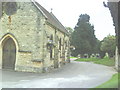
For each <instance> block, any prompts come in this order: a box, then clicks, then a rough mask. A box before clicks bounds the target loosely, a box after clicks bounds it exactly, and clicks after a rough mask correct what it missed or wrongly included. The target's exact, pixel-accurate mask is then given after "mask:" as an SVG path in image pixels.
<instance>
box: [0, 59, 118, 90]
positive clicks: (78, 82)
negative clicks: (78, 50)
mask: <svg viewBox="0 0 120 90" xmlns="http://www.w3.org/2000/svg"><path fill="white" fill-rule="evenodd" d="M1 72H2V87H3V88H93V87H96V86H98V85H100V84H102V83H104V82H106V81H107V80H109V79H110V78H111V77H112V75H113V74H115V73H116V71H115V70H114V69H113V68H112V67H107V66H103V65H98V64H93V63H91V62H75V61H71V63H69V64H66V65H65V66H63V67H62V68H59V69H56V70H54V71H52V72H50V73H41V74H40V73H25V72H14V71H7V70H6V71H5V70H4V71H1ZM6 90H7V89H6ZM25 90H26V89H25ZM29 90H30V89H29Z"/></svg>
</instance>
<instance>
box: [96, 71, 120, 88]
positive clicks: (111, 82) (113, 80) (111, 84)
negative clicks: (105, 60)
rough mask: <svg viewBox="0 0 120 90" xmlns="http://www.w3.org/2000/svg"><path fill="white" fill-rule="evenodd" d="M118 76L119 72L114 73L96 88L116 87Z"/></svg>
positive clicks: (118, 81) (118, 82)
mask: <svg viewBox="0 0 120 90" xmlns="http://www.w3.org/2000/svg"><path fill="white" fill-rule="evenodd" d="M118 77H120V73H117V74H114V75H113V76H112V78H111V79H110V80H109V81H107V82H105V83H103V84H101V85H100V86H97V87H96V88H118V86H119V85H120V78H118Z"/></svg>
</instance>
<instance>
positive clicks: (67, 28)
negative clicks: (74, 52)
mask: <svg viewBox="0 0 120 90" xmlns="http://www.w3.org/2000/svg"><path fill="white" fill-rule="evenodd" d="M66 30H67V31H68V33H69V34H70V35H71V34H72V33H73V31H74V30H73V29H72V28H71V27H66Z"/></svg>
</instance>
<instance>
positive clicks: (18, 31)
mask: <svg viewBox="0 0 120 90" xmlns="http://www.w3.org/2000/svg"><path fill="white" fill-rule="evenodd" d="M69 47H70V41H69V34H68V32H67V30H66V29H65V27H64V26H63V25H62V24H61V23H60V22H59V20H58V19H57V18H56V17H55V16H54V14H53V13H52V12H48V11H47V10H46V9H45V8H44V7H42V6H41V5H40V4H39V3H37V2H36V1H33V0H29V2H16V1H15V0H14V2H13V0H12V2H0V69H8V70H15V71H23V72H40V73H41V72H49V71H51V70H53V69H54V68H59V67H61V66H62V65H64V64H66V63H69V62H70V60H69V57H70V50H69Z"/></svg>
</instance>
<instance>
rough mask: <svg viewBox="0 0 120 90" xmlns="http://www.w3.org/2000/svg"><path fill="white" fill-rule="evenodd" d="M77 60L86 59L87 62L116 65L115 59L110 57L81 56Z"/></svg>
mask: <svg viewBox="0 0 120 90" xmlns="http://www.w3.org/2000/svg"><path fill="white" fill-rule="evenodd" d="M75 61H85V62H94V63H96V64H102V65H106V66H114V65H115V60H114V59H109V58H104V59H100V58H80V59H77V60H75Z"/></svg>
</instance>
